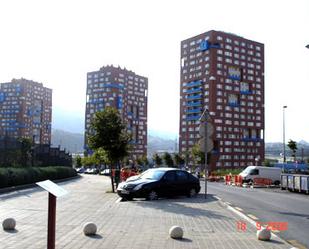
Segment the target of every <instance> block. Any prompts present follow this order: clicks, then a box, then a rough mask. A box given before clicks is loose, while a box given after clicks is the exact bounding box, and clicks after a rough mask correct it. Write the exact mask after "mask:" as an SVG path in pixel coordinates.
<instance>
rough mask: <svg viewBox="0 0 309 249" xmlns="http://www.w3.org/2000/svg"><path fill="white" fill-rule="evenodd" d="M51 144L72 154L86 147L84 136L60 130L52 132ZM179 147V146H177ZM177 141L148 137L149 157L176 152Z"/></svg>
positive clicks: (80, 151)
mask: <svg viewBox="0 0 309 249" xmlns="http://www.w3.org/2000/svg"><path fill="white" fill-rule="evenodd" d="M51 140H52V141H51V143H52V145H53V146H59V145H60V146H61V148H62V149H63V148H65V149H66V150H67V151H70V152H71V153H82V152H83V147H84V135H83V134H81V133H73V132H69V131H64V130H60V129H53V130H52V138H51ZM177 146H178V145H177ZM175 147H176V145H175V140H172V139H164V138H161V137H157V136H151V135H149V136H148V155H149V156H152V155H153V154H154V153H155V152H158V151H168V152H174V151H175Z"/></svg>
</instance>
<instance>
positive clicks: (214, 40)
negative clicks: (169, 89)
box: [179, 30, 264, 170]
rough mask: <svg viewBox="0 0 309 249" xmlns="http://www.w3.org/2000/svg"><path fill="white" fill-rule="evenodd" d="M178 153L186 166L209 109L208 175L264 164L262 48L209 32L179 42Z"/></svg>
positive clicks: (231, 36) (255, 44) (259, 45)
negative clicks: (211, 145) (210, 148)
mask: <svg viewBox="0 0 309 249" xmlns="http://www.w3.org/2000/svg"><path fill="white" fill-rule="evenodd" d="M180 78H181V82H180V84H181V86H180V130H179V149H180V153H182V154H183V155H189V156H186V158H187V164H188V165H190V164H191V163H192V160H191V159H190V150H191V148H192V147H193V146H194V145H195V144H196V143H197V142H198V140H199V139H200V135H199V131H198V129H199V124H200V121H199V119H200V116H201V114H202V113H203V111H204V110H205V108H207V109H208V110H209V113H210V116H211V118H212V121H213V124H214V134H213V135H212V139H213V140H214V144H215V148H214V150H213V151H212V152H211V161H210V170H214V169H216V168H233V167H245V166H247V165H257V164H259V165H260V164H261V163H262V161H263V160H264V45H263V44H262V43H259V42H255V41H251V40H248V39H245V38H243V37H240V36H237V35H234V34H230V33H225V32H220V31H214V30H211V31H208V32H206V33H203V34H200V35H197V36H194V37H192V38H189V39H186V40H184V41H182V42H181V73H180Z"/></svg>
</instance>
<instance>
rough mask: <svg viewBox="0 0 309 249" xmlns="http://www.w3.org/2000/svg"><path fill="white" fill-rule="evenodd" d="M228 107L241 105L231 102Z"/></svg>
mask: <svg viewBox="0 0 309 249" xmlns="http://www.w3.org/2000/svg"><path fill="white" fill-rule="evenodd" d="M228 106H231V107H239V106H240V105H239V103H234V102H231V103H228Z"/></svg>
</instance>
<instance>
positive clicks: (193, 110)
mask: <svg viewBox="0 0 309 249" xmlns="http://www.w3.org/2000/svg"><path fill="white" fill-rule="evenodd" d="M202 111H203V109H202V108H197V109H192V110H186V113H200V112H202Z"/></svg>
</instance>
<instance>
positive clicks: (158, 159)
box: [152, 153, 162, 167]
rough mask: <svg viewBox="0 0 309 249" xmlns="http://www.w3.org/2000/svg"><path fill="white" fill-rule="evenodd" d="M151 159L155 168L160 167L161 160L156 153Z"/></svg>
mask: <svg viewBox="0 0 309 249" xmlns="http://www.w3.org/2000/svg"><path fill="white" fill-rule="evenodd" d="M152 158H153V161H154V162H155V164H156V166H158V167H160V166H161V165H162V158H161V157H160V156H159V155H158V154H157V153H155V154H154V155H153V157H152Z"/></svg>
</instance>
